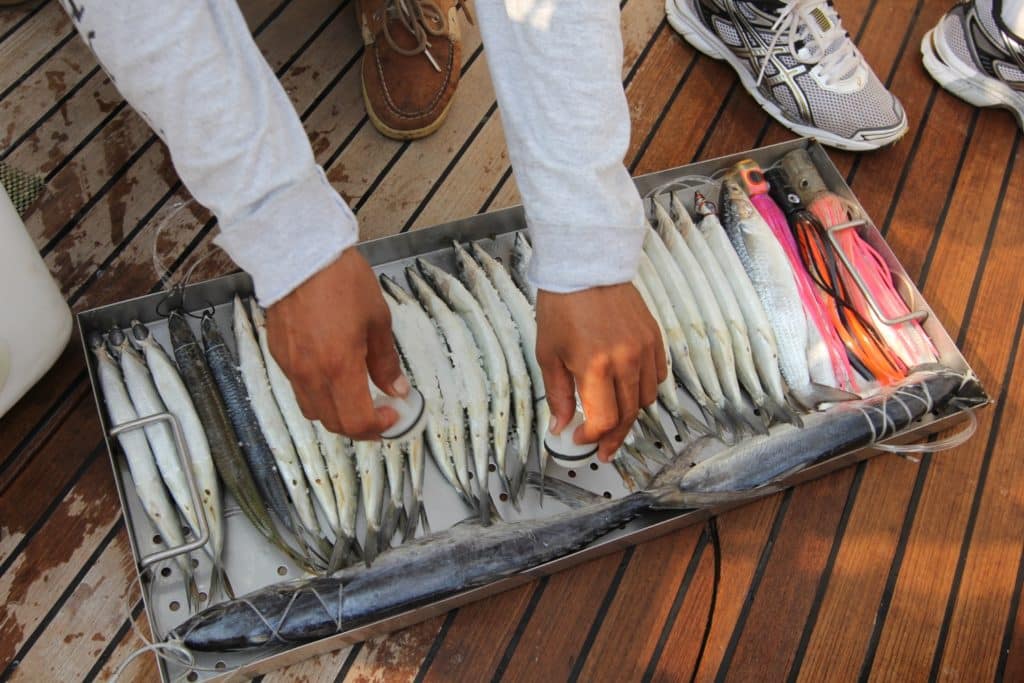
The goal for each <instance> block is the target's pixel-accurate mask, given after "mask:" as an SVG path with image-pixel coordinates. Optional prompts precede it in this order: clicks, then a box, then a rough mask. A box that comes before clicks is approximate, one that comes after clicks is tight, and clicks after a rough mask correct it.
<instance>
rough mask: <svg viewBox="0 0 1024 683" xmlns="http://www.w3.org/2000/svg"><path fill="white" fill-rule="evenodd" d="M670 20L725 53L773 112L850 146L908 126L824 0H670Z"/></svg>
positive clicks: (887, 137) (796, 127)
mask: <svg viewBox="0 0 1024 683" xmlns="http://www.w3.org/2000/svg"><path fill="white" fill-rule="evenodd" d="M665 11H666V13H667V14H668V21H669V23H670V24H671V25H672V27H673V28H675V29H676V30H677V31H679V33H681V34H682V36H683V37H684V38H685V39H686V40H687V42H689V43H690V44H691V45H693V46H694V47H695V48H696V49H698V50H700V51H701V52H703V53H704V54H706V55H707V56H709V57H713V58H715V59H724V60H725V61H727V62H729V64H731V65H732V67H733V68H734V69H735V70H736V73H738V74H739V77H740V82H741V83H742V84H743V86H744V87H745V88H746V89H747V92H749V93H750V94H751V95H752V96H753V97H754V99H755V100H757V101H758V103H759V104H760V105H761V106H762V107H763V108H764V110H765V111H767V112H768V113H769V114H771V115H772V116H773V117H774V118H775V120H777V121H778V122H779V123H781V124H782V125H784V126H786V127H787V128H789V129H790V130H792V131H794V132H795V133H797V134H799V135H807V136H811V137H815V138H817V139H818V140H819V141H821V142H822V143H823V144H826V145H831V146H833V147H839V148H842V149H851V150H868V149H877V148H879V147H882V146H884V145H888V144H891V143H893V142H895V141H896V140H898V139H900V137H901V136H902V135H903V134H904V133H906V132H907V115H906V113H905V112H904V111H903V107H902V106H900V103H899V101H898V100H897V99H896V98H895V97H894V96H893V95H892V93H890V92H889V91H888V90H886V88H885V86H884V85H883V84H882V82H881V81H879V80H878V77H877V76H875V74H874V72H873V71H872V70H871V67H870V66H868V64H867V62H866V61H865V60H864V57H863V55H861V53H860V51H859V50H858V49H857V47H856V45H854V44H853V41H852V40H850V37H849V35H848V34H847V33H846V31H844V30H843V27H842V24H841V22H840V19H839V15H838V14H837V13H836V11H835V9H834V8H833V7H832V5H831V3H830V2H827V1H826V0H788V1H787V2H782V1H780V0H665Z"/></svg>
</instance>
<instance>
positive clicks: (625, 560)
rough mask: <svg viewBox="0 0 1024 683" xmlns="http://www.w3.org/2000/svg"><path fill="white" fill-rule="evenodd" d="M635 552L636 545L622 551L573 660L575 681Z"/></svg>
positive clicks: (571, 679)
mask: <svg viewBox="0 0 1024 683" xmlns="http://www.w3.org/2000/svg"><path fill="white" fill-rule="evenodd" d="M635 552H636V546H630V547H629V548H626V550H625V551H624V552H623V553H622V559H621V560H619V566H618V567H616V568H615V574H614V575H613V576H612V582H611V584H609V585H608V588H607V590H605V593H604V598H602V600H601V604H600V605H599V606H598V608H597V612H596V613H595V614H594V619H593V621H592V622H591V623H590V628H589V629H588V630H587V636H586V638H584V639H583V644H582V645H581V646H580V650H579V652H577V653H576V659H575V661H573V664H572V669H570V670H569V677H568V679H567V680H569V681H572V682H573V683H575V681H578V680H579V678H580V673H581V672H582V671H583V665H584V664H586V661H587V657H588V656H589V655H590V650H591V648H593V647H594V641H595V640H597V634H598V633H599V632H600V631H601V628H602V626H604V619H605V617H606V616H608V610H609V609H610V608H611V606H612V601H613V600H615V595H616V594H617V593H618V592H619V586H621V585H622V577H623V576H625V575H626V569H627V568H628V567H629V562H630V560H632V559H633V554H634V553H635Z"/></svg>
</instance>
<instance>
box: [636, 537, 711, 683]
mask: <svg viewBox="0 0 1024 683" xmlns="http://www.w3.org/2000/svg"><path fill="white" fill-rule="evenodd" d="M707 545H708V534H707V528H706V527H705V529H704V531H702V532H701V534H700V538H699V539H698V540H697V544H696V546H694V549H693V552H692V553H691V554H690V561H689V562H688V563H687V565H686V572H685V573H684V574H683V578H682V580H681V581H680V582H679V586H678V587H677V588H676V595H675V597H674V598H673V600H672V606H671V607H670V608H669V610H668V614H667V615H666V617H665V623H664V624H662V627H661V633H660V634H659V635H658V641H657V642H656V643H655V645H654V651H653V652H651V658H650V659H649V660H648V661H647V668H646V669H644V673H643V677H642V678H641V679H640V680H641V681H643V683H651V681H653V680H654V673H655V671H657V670H658V662H660V661H661V655H662V653H663V652H664V651H665V645H666V644H667V643H668V639H669V636H671V635H672V629H673V628H674V627H675V623H676V619H677V618H678V616H679V611H680V610H681V609H682V607H683V602H685V601H686V596H687V595H689V592H690V586H691V585H692V584H693V577H694V576H696V574H697V570H698V569H699V568H700V563H701V560H702V559H703V557H704V550H705V548H707ZM712 616H713V615H712Z"/></svg>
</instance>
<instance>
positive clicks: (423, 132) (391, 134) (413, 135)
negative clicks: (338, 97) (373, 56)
mask: <svg viewBox="0 0 1024 683" xmlns="http://www.w3.org/2000/svg"><path fill="white" fill-rule="evenodd" d="M360 88H361V90H362V91H363V105H364V106H365V107H366V115H367V116H368V117H369V118H370V123H372V124H373V127H374V128H376V129H377V132H378V133H380V134H381V135H383V136H384V137H386V138H391V139H392V140H418V139H419V138H425V137H427V136H428V135H430V134H431V133H434V132H436V131H437V129H438V128H440V127H441V124H443V123H444V120H445V119H447V118H448V111H449V110H450V109H451V108H452V103H453V102H455V93H452V98H451V99H450V100H448V104H446V105H445V107H444V109H442V110H441V113H440V114H439V115H438V117H437V118H436V119H435V120H434V121H432V122H431V123H430V125H427V126H424V127H423V128H415V129H413V130H400V129H398V128H392V127H391V126H389V125H387V124H386V123H384V122H383V121H381V120H380V119H379V118H378V117H377V114H375V113H374V111H373V108H372V107H371V106H370V98H369V96H368V95H367V94H366V85H365V84H363V85H361V86H360Z"/></svg>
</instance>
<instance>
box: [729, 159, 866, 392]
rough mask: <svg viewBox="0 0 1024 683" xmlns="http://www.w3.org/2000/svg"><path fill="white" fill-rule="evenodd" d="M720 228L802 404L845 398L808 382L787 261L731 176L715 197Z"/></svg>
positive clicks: (802, 326)
mask: <svg viewBox="0 0 1024 683" xmlns="http://www.w3.org/2000/svg"><path fill="white" fill-rule="evenodd" d="M719 208H720V210H721V212H722V226H723V227H724V228H725V232H726V234H727V235H728V236H729V240H730V242H732V245H733V248H734V249H735V250H736V253H737V254H738V255H739V257H740V262H741V263H742V264H743V268H744V270H746V272H747V275H749V276H750V282H751V284H752V285H753V286H754V290H755V291H756V292H757V295H758V298H759V299H760V300H761V304H762V305H763V306H764V310H765V313H766V314H767V316H768V320H769V322H770V323H771V326H772V329H773V331H774V332H775V340H776V343H777V345H778V350H779V369H780V370H781V372H782V377H783V378H784V379H785V380H786V384H787V385H788V386H789V390H790V392H791V393H792V394H793V396H794V397H795V398H796V399H797V401H799V403H800V405H802V406H804V407H807V408H814V407H815V406H817V405H818V404H820V403H824V402H828V401H835V400H846V399H847V398H849V394H847V393H846V392H838V393H839V394H841V396H839V395H837V391H836V390H834V389H831V388H830V387H823V386H821V385H816V384H814V383H812V382H811V375H810V368H809V366H808V364H807V315H806V313H804V309H803V304H802V303H801V299H800V292H799V290H798V289H797V285H796V281H795V280H794V278H793V271H792V270H791V268H790V264H789V259H788V258H787V257H786V252H785V251H784V250H783V248H782V245H780V244H779V242H778V240H777V239H775V235H774V234H772V231H771V228H770V227H768V224H767V223H765V222H764V219H763V218H762V217H761V214H760V213H758V211H757V209H756V208H754V205H753V204H751V202H750V198H749V197H747V195H746V194H745V193H744V192H743V189H742V188H741V187H740V186H739V184H738V183H737V182H736V181H735V180H732V179H730V178H726V179H725V180H724V181H723V182H722V193H721V198H720V199H719Z"/></svg>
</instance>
